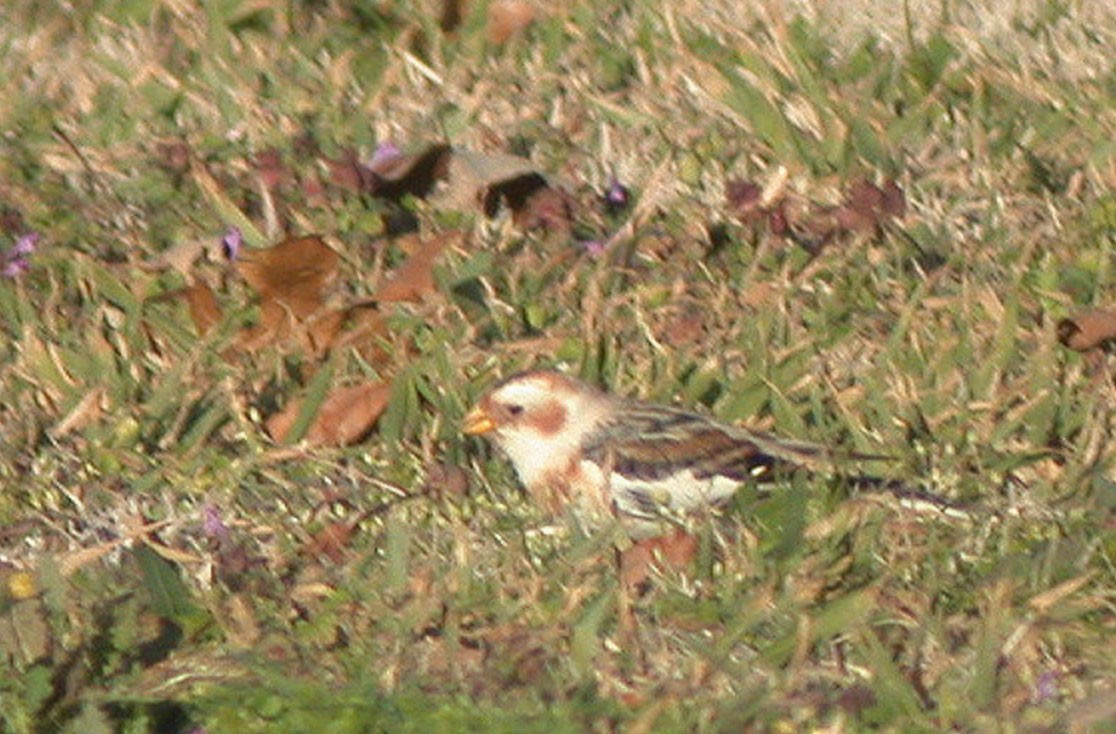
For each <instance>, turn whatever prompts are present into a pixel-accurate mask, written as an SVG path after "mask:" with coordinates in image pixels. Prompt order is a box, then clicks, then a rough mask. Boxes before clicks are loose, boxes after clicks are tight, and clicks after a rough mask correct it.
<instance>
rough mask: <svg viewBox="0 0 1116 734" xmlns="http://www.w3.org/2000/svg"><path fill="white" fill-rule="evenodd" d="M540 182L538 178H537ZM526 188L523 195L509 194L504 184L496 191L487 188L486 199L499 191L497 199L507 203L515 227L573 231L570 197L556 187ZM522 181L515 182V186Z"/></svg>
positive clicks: (572, 203) (572, 199)
mask: <svg viewBox="0 0 1116 734" xmlns="http://www.w3.org/2000/svg"><path fill="white" fill-rule="evenodd" d="M539 178H540V179H541V177H539ZM541 180H542V181H543V185H542V186H535V187H534V188H532V189H530V190H529V191H530V193H527V194H526V196H522V197H521V196H520V195H519V194H518V192H516V191H514V190H513V191H512V192H511V193H509V190H508V187H507V185H502V186H500V187H499V189H497V188H496V187H493V189H489V198H492V192H493V191H497V190H498V191H499V196H501V197H503V199H504V201H505V202H507V205H508V208H509V209H511V211H512V220H513V221H514V222H515V223H516V225H518V226H519V227H521V228H523V229H527V230H531V229H544V230H546V231H548V232H559V233H569V232H570V230H571V229H572V228H573V218H574V205H575V202H574V198H573V197H572V196H570V195H569V194H568V193H566V192H565V191H563V190H562V189H560V188H555V187H553V186H550V185H549V184H546V183H545V179H541ZM520 181H522V179H517V180H516V182H517V183H516V185H520V186H521V184H519V182H520Z"/></svg>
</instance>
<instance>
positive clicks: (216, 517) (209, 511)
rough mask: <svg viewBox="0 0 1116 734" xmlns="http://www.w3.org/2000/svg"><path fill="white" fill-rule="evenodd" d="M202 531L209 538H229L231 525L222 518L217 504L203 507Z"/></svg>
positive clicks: (223, 539)
mask: <svg viewBox="0 0 1116 734" xmlns="http://www.w3.org/2000/svg"><path fill="white" fill-rule="evenodd" d="M202 532H203V533H205V536H206V537H208V538H216V539H217V540H221V541H225V540H228V539H229V526H228V525H226V524H225V521H224V520H222V519H221V511H220V510H218V509H217V507H216V506H215V505H206V506H205V507H203V508H202Z"/></svg>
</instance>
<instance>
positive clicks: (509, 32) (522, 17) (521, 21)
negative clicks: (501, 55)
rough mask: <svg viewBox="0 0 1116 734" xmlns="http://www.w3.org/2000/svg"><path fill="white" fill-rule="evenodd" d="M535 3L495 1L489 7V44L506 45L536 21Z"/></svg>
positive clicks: (517, 0) (509, 0) (508, 0)
mask: <svg viewBox="0 0 1116 734" xmlns="http://www.w3.org/2000/svg"><path fill="white" fill-rule="evenodd" d="M535 12H536V10H535V6H534V3H530V2H526V0H495V2H493V3H491V4H489V6H488V26H487V28H486V33H487V35H488V42H489V43H492V44H495V45H500V44H502V43H506V42H507V41H508V39H510V38H511V37H512V36H514V35H515V34H517V33H519V32H520V31H522V30H523V29H525V28H526V27H527V26H529V25H531V23H532V22H533V21H534V20H535Z"/></svg>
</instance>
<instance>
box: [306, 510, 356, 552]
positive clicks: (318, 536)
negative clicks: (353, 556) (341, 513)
mask: <svg viewBox="0 0 1116 734" xmlns="http://www.w3.org/2000/svg"><path fill="white" fill-rule="evenodd" d="M355 529H356V525H354V524H350V523H348V522H346V521H344V520H337V521H335V522H331V523H329V524H328V525H326V526H325V527H324V528H322V529H321V530H319V531H318V532H316V533H314V535H313V536H312V537H311V538H310V540H309V541H308V542H307V543H306V545H305V546H303V548H302V552H303V553H304V554H305V555H307V556H309V557H311V558H319V557H320V556H325V557H326V558H328V559H329V560H331V561H333V562H334V563H341V562H343V561H344V560H345V550H346V548H347V547H348V545H349V543H350V542H351V541H352V538H353V531H354V530H355Z"/></svg>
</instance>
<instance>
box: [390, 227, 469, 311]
mask: <svg viewBox="0 0 1116 734" xmlns="http://www.w3.org/2000/svg"><path fill="white" fill-rule="evenodd" d="M464 235H465V233H464V231H462V230H450V231H448V232H443V233H442V234H440V235H438V236H437V237H434V238H433V239H430V240H427V241H425V242H423V241H419V243H418V246H417V247H416V248H415V249H414V251H413V252H412V253H411V254H410V256H409V257H408V258H407V259H406V260H404V261H403V264H402V265H400V266H399V267H398V268H396V269H395V271H394V272H393V273H392V274H391V277H390V278H388V280H387V281H386V282H384V284H383V285H381V286H380V287H379V289H377V291H376V295H375V300H377V301H380V302H382V303H391V302H393V301H412V302H413V301H421V300H422V299H423V298H424V297H426V296H427V295H429V294H431V293H433V292H434V290H435V286H434V262H435V260H436V259H437V258H438V256H439V255H441V254H442V251H443V250H445V248H446V246H447V245H449V244H450V243H452V242H454V241H456V240H460V239H462V238H463V237H464ZM415 239H417V237H416V238H415Z"/></svg>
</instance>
